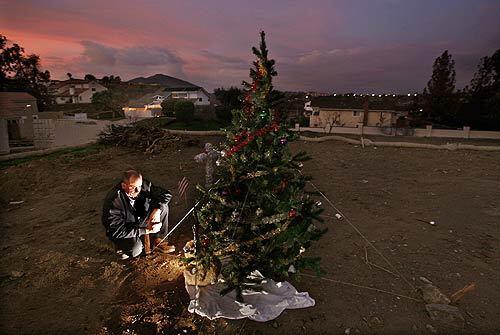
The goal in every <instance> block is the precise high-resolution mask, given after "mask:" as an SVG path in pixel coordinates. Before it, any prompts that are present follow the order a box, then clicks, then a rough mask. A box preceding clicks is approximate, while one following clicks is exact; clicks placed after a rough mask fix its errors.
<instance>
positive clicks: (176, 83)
mask: <svg viewBox="0 0 500 335" xmlns="http://www.w3.org/2000/svg"><path fill="white" fill-rule="evenodd" d="M128 82H129V83H136V84H157V85H160V86H162V87H164V88H170V89H182V88H184V89H186V88H198V87H199V86H197V85H194V84H191V83H190V82H187V81H185V80H182V79H178V78H175V77H170V76H167V75H164V74H160V73H158V74H155V75H154V76H151V77H147V78H144V77H139V78H134V79H131V80H129V81H128Z"/></svg>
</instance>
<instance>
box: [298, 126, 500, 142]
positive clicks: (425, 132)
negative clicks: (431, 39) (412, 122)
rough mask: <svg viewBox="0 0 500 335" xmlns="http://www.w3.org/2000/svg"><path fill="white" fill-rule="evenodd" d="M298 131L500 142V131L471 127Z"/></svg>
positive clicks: (305, 128)
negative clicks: (456, 128) (473, 128)
mask: <svg viewBox="0 0 500 335" xmlns="http://www.w3.org/2000/svg"><path fill="white" fill-rule="evenodd" d="M294 130H296V131H309V132H314V133H322V134H354V135H379V136H397V135H400V136H413V137H436V138H439V137H441V138H464V139H496V140H500V132H499V131H483V130H471V129H470V127H463V129H458V130H453V129H434V128H432V126H427V127H426V128H398V129H396V128H384V127H366V126H363V125H361V124H360V125H359V126H358V127H356V128H354V127H332V126H329V125H327V126H326V127H324V128H312V127H300V126H299V124H298V123H297V124H295V129H294Z"/></svg>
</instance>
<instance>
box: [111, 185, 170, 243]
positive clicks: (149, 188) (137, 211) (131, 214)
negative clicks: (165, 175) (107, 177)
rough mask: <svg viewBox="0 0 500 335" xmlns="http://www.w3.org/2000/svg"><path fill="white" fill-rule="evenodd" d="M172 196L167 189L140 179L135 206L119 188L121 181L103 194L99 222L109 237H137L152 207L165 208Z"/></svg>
mask: <svg viewBox="0 0 500 335" xmlns="http://www.w3.org/2000/svg"><path fill="white" fill-rule="evenodd" d="M170 199H172V195H171V194H170V192H168V191H167V190H165V189H163V188H161V187H159V186H155V185H153V184H152V183H151V182H149V181H147V180H146V179H143V181H142V188H141V192H140V193H139V195H138V196H137V198H136V200H135V203H134V206H133V207H132V206H131V204H130V200H129V198H128V196H127V195H126V194H125V192H123V190H122V189H121V183H120V184H118V185H116V186H115V187H113V189H112V190H111V191H110V192H109V193H108V194H107V195H106V199H105V200H104V205H103V209H102V224H103V225H104V228H105V229H106V236H108V238H109V239H110V240H116V239H120V238H133V237H139V236H141V235H144V234H145V233H146V229H145V227H146V220H147V218H148V216H149V213H150V212H151V210H153V209H154V208H159V209H161V210H162V211H163V210H168V203H169V202H170Z"/></svg>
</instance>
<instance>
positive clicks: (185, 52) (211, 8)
mask: <svg viewBox="0 0 500 335" xmlns="http://www.w3.org/2000/svg"><path fill="white" fill-rule="evenodd" d="M260 30H265V31H266V34H267V42H268V46H269V49H270V57H271V58H274V59H275V60H276V69H277V71H278V77H277V78H276V82H275V86H276V87H277V88H278V89H282V90H294V91H298V90H302V91H306V90H313V91H324V92H334V91H335V92H359V93H384V92H388V93H389V92H390V93H407V92H421V91H422V89H423V88H424V87H425V85H426V83H427V81H428V80H429V78H430V75H431V73H432V64H433V62H434V59H435V58H436V57H437V56H439V55H440V54H441V53H442V52H443V51H444V50H446V49H448V50H449V52H450V53H451V54H452V56H453V58H454V60H455V62H456V70H457V86H458V87H459V88H461V87H463V86H464V85H465V84H468V83H469V81H470V79H471V78H472V75H473V73H474V72H475V71H476V68H477V65H478V63H479V60H480V58H481V57H484V56H490V55H491V54H492V53H493V52H494V51H495V50H496V49H499V48H500V0H419V1H413V0H358V1H356V0H352V1H341V0H311V1H284V0H276V1H260V0H254V1H238V0H214V1H206V0H205V1H201V0H200V1H189V0H185V1H168V0H158V1H129V0H122V1H95V0H86V1H62V0H37V1H25V0H10V1H8V0H0V33H1V34H3V35H6V36H7V38H8V39H9V40H11V41H12V42H16V43H18V44H20V45H21V46H23V47H24V48H25V49H26V51H27V52H28V53H36V54H39V55H40V57H41V59H42V66H43V68H44V69H48V70H49V71H50V72H51V74H52V78H53V79H64V78H66V73H67V72H71V73H72V74H73V76H74V77H83V75H84V74H86V73H92V74H94V75H96V76H97V77H101V76H103V75H109V74H114V75H119V76H121V78H122V79H123V80H128V79H132V78H134V77H138V76H150V75H153V74H156V73H163V74H166V75H171V76H174V77H178V78H181V79H185V80H188V81H190V82H192V83H194V84H197V85H201V86H204V87H205V88H206V89H208V90H212V89H214V88H216V87H221V86H224V87H229V86H231V85H232V86H239V85H240V83H241V81H242V80H246V79H247V78H248V69H249V66H250V64H251V61H252V60H253V57H252V54H251V50H250V48H251V46H253V45H257V43H258V39H259V31H260Z"/></svg>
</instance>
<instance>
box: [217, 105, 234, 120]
mask: <svg viewBox="0 0 500 335" xmlns="http://www.w3.org/2000/svg"><path fill="white" fill-rule="evenodd" d="M215 117H216V118H217V120H219V121H221V122H223V123H230V122H231V120H232V118H233V113H232V112H231V109H229V108H228V107H227V106H217V107H215Z"/></svg>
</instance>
